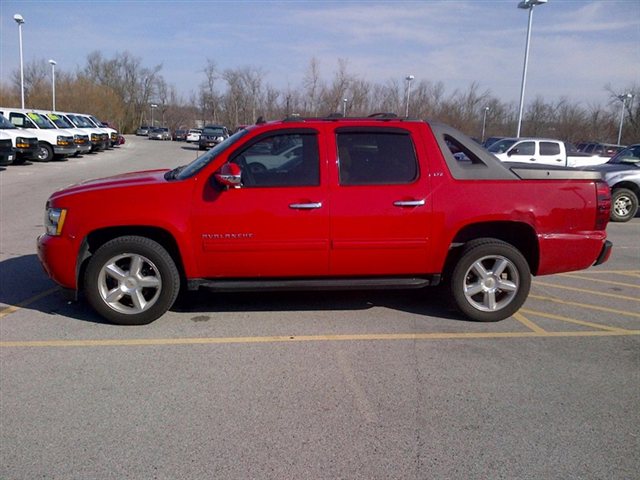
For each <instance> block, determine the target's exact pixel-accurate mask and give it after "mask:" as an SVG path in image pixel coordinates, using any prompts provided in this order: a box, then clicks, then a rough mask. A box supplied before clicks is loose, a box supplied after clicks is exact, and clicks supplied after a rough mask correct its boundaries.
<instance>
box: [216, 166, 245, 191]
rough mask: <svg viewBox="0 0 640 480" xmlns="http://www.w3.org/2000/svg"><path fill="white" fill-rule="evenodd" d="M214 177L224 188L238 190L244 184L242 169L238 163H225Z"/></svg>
mask: <svg viewBox="0 0 640 480" xmlns="http://www.w3.org/2000/svg"><path fill="white" fill-rule="evenodd" d="M214 176H215V179H216V182H218V183H219V184H220V185H222V186H223V187H227V188H236V187H239V186H240V185H241V183H242V169H241V168H240V166H239V165H238V164H236V163H225V164H224V165H223V166H222V168H220V170H219V171H218V173H216V174H215V175H214Z"/></svg>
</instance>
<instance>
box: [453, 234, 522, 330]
mask: <svg viewBox="0 0 640 480" xmlns="http://www.w3.org/2000/svg"><path fill="white" fill-rule="evenodd" d="M463 248H464V250H463V251H462V254H461V256H460V259H459V260H458V262H457V263H456V265H455V267H454V268H453V271H452V274H451V278H450V280H449V282H450V283H449V288H450V291H451V297H452V299H453V301H454V304H455V306H456V307H457V308H458V309H459V310H460V311H461V312H462V313H463V314H464V315H466V316H467V317H469V318H470V319H472V320H476V321H480V322H496V321H498V320H503V319H505V318H507V317H509V316H511V315H513V314H514V313H515V312H517V311H518V309H519V308H520V307H521V306H522V304H523V303H524V302H525V300H526V299H527V296H528V295H529V289H530V288H531V272H530V270H529V264H528V263H527V261H526V260H525V258H524V257H523V256H522V254H521V253H520V251H518V249H516V248H515V247H514V246H512V245H510V244H508V243H506V242H503V241H501V240H497V239H492V238H482V239H477V240H473V241H471V242H469V243H468V244H467V245H465V246H464V247H463Z"/></svg>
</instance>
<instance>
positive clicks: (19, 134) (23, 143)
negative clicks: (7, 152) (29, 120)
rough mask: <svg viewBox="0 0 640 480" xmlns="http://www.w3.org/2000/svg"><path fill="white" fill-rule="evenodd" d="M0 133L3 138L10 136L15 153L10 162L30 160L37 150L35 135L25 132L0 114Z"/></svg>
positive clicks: (17, 162) (16, 163) (18, 162)
mask: <svg viewBox="0 0 640 480" xmlns="http://www.w3.org/2000/svg"><path fill="white" fill-rule="evenodd" d="M0 133H2V135H4V137H3V138H10V139H11V142H12V145H13V150H14V153H15V155H14V156H13V159H12V162H13V164H14V165H19V164H22V163H24V162H26V161H27V160H32V159H33V158H34V157H35V156H36V154H37V152H38V138H37V137H36V136H35V135H31V134H29V133H26V132H25V131H24V130H22V129H20V128H18V127H16V126H15V125H14V124H13V123H11V122H10V121H9V120H7V119H6V118H5V117H4V115H0Z"/></svg>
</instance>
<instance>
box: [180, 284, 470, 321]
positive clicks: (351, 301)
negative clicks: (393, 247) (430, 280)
mask: <svg viewBox="0 0 640 480" xmlns="http://www.w3.org/2000/svg"><path fill="white" fill-rule="evenodd" d="M375 307H383V308H389V309H392V310H398V311H402V312H407V313H411V314H416V315H424V316H429V317H438V318H442V319H449V320H461V321H468V320H466V319H463V318H462V317H461V316H460V314H459V313H458V312H457V311H455V310H452V309H450V308H449V306H448V303H447V302H446V301H445V300H444V299H443V295H442V291H441V289H439V288H424V289H420V290H349V291H331V290H330V291H313V292H310V291H301V292H300V291H299V292H243V293H219V292H215V293H214V292H208V291H206V290H200V291H198V292H189V293H187V294H183V295H181V296H180V297H179V298H178V300H177V301H176V303H175V304H174V306H173V307H172V309H171V310H172V311H174V312H178V313H216V312H218V313H223V312H237V313H241V312H279V311H282V312H290V311H301V312H308V311H357V310H369V309H371V308H375Z"/></svg>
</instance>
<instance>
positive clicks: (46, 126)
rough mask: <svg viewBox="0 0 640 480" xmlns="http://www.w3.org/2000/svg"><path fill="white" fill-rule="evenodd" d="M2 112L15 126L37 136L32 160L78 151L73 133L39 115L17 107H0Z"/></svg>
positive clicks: (46, 158)
mask: <svg viewBox="0 0 640 480" xmlns="http://www.w3.org/2000/svg"><path fill="white" fill-rule="evenodd" d="M0 113H2V114H3V115H4V116H5V117H6V118H7V119H8V120H9V121H10V122H11V123H13V124H14V125H15V126H16V127H18V128H22V129H24V131H25V132H26V133H30V134H31V135H35V136H36V137H37V138H38V151H37V153H36V156H35V159H34V160H39V161H41V162H48V161H50V160H53V158H54V157H61V158H64V157H68V156H70V155H75V153H76V152H77V151H78V149H77V147H76V144H75V142H74V138H73V133H71V132H69V131H67V130H64V129H62V130H60V129H57V128H56V127H54V126H53V125H52V124H51V122H49V121H48V120H47V119H46V118H44V117H42V116H41V115H39V114H37V113H35V112H33V111H30V110H22V109H19V108H5V107H0Z"/></svg>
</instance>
